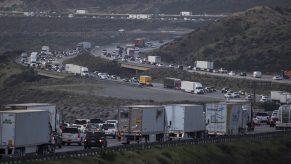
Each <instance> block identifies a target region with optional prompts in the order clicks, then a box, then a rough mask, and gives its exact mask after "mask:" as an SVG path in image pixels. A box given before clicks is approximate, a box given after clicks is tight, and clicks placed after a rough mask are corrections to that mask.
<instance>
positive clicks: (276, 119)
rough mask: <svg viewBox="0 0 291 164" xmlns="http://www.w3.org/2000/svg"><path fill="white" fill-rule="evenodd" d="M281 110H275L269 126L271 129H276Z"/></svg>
mask: <svg viewBox="0 0 291 164" xmlns="http://www.w3.org/2000/svg"><path fill="white" fill-rule="evenodd" d="M278 113H279V110H274V111H273V112H272V115H271V117H270V118H269V121H268V124H269V125H270V127H274V126H275V124H276V122H277V121H278V120H279V116H278Z"/></svg>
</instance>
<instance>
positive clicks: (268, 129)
mask: <svg viewBox="0 0 291 164" xmlns="http://www.w3.org/2000/svg"><path fill="white" fill-rule="evenodd" d="M275 131H278V130H275V128H274V127H270V126H269V125H267V124H262V125H259V126H256V127H255V131H253V132H247V134H258V133H266V132H275ZM107 142H108V147H113V146H119V145H122V141H118V140H117V139H111V138H108V139H107ZM77 150H84V146H78V145H77V144H72V145H70V146H67V145H65V146H63V147H62V148H61V149H59V148H57V149H56V152H69V151H77Z"/></svg>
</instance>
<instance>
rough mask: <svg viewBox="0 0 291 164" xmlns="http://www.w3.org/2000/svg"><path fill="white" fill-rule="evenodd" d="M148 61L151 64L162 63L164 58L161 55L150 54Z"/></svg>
mask: <svg viewBox="0 0 291 164" xmlns="http://www.w3.org/2000/svg"><path fill="white" fill-rule="evenodd" d="M148 62H149V63H151V64H157V63H161V62H162V59H161V57H160V56H148Z"/></svg>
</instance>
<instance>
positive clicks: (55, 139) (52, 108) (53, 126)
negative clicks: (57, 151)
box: [2, 103, 62, 148]
mask: <svg viewBox="0 0 291 164" xmlns="http://www.w3.org/2000/svg"><path fill="white" fill-rule="evenodd" d="M2 110H44V111H48V112H49V128H50V131H51V133H52V143H54V144H55V145H56V146H58V147H59V148H61V147H62V137H61V129H60V124H61V114H60V112H59V110H57V108H56V105H54V104H48V103H27V104H8V105H5V106H4V107H3V109H2Z"/></svg>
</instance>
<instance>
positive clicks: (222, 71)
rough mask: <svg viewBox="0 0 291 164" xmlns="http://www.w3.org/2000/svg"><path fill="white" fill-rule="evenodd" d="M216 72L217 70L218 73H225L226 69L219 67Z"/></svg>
mask: <svg viewBox="0 0 291 164" xmlns="http://www.w3.org/2000/svg"><path fill="white" fill-rule="evenodd" d="M218 72H219V73H227V70H226V69H224V68H220V69H219V70H218Z"/></svg>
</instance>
